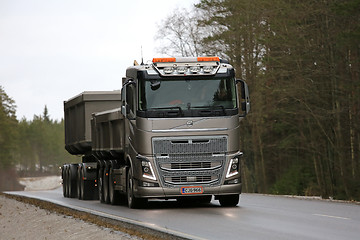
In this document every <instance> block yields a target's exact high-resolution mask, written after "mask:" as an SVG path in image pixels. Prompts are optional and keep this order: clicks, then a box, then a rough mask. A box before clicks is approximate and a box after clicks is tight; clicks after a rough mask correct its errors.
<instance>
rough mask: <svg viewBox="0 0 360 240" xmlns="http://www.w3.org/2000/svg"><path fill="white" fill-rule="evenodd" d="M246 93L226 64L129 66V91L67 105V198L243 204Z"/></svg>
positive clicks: (195, 61)
mask: <svg viewBox="0 0 360 240" xmlns="http://www.w3.org/2000/svg"><path fill="white" fill-rule="evenodd" d="M249 109H250V100H249V93H248V89H247V85H246V83H245V82H244V81H242V80H236V79H235V71H234V68H233V67H232V66H231V65H230V64H228V63H227V62H224V61H221V60H220V59H219V58H217V57H207V58H205V57H200V58H155V59H153V62H152V63H151V64H146V65H138V66H132V67H129V68H128V69H127V71H126V77H125V78H123V87H122V90H121V92H120V91H109V92H84V93H82V94H80V95H78V96H76V97H74V98H72V99H70V100H68V101H65V102H64V111H65V148H66V149H67V151H68V152H69V153H70V154H74V155H75V154H76V155H81V156H82V162H81V163H77V164H66V165H64V166H63V168H62V169H63V183H64V196H65V197H76V196H77V197H79V198H80V199H94V198H98V199H100V201H101V202H106V203H111V204H116V203H119V202H127V203H128V206H129V207H130V208H137V207H141V206H144V205H146V202H147V200H148V199H149V198H165V199H170V198H175V199H178V200H179V201H181V200H184V199H191V200H197V201H201V202H209V201H210V200H211V198H212V196H215V198H216V199H218V200H219V201H220V203H221V205H223V206H235V205H237V204H238V201H239V194H240V193H241V186H242V185H241V169H240V161H241V157H242V152H241V151H240V146H239V145H240V144H239V139H240V121H241V119H243V117H245V115H246V114H247V113H248V112H249Z"/></svg>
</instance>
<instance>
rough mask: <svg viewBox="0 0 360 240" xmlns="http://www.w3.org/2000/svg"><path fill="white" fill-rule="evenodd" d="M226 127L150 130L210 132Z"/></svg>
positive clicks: (160, 130) (158, 131) (163, 131)
mask: <svg viewBox="0 0 360 240" xmlns="http://www.w3.org/2000/svg"><path fill="white" fill-rule="evenodd" d="M227 130H229V129H228V128H203V129H159V130H151V132H154V133H167V132H210V131H227Z"/></svg>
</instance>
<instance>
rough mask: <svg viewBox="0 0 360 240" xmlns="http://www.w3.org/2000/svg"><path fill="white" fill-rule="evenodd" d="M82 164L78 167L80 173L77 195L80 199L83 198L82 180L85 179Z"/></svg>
mask: <svg viewBox="0 0 360 240" xmlns="http://www.w3.org/2000/svg"><path fill="white" fill-rule="evenodd" d="M82 167H83V166H82V165H81V166H79V168H78V175H77V184H76V185H77V196H78V198H79V199H80V200H83V189H81V187H82V185H81V180H83V176H82Z"/></svg>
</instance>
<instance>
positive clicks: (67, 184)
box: [65, 165, 70, 198]
mask: <svg viewBox="0 0 360 240" xmlns="http://www.w3.org/2000/svg"><path fill="white" fill-rule="evenodd" d="M69 171H70V170H69V165H67V166H66V171H65V177H66V181H65V187H66V189H65V191H66V197H67V198H68V197H70V187H69V186H70V183H69V182H70V176H69Z"/></svg>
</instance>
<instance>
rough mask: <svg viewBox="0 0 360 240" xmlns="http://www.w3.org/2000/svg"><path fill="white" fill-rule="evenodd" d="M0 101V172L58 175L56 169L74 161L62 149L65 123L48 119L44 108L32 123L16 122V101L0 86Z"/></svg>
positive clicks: (30, 121)
mask: <svg viewBox="0 0 360 240" xmlns="http://www.w3.org/2000/svg"><path fill="white" fill-rule="evenodd" d="M0 100H1V101H0V170H8V169H14V168H16V170H17V172H18V174H19V175H22V176H28V175H41V174H59V173H60V171H59V166H61V165H62V164H63V163H65V162H70V161H72V160H74V159H72V158H74V157H73V156H71V155H70V154H68V153H67V152H66V151H65V148H64V142H65V140H64V121H63V120H61V121H56V120H52V119H50V116H49V115H48V109H47V107H46V106H45V107H44V111H43V113H42V114H41V115H34V117H33V119H32V120H27V119H25V118H23V119H22V120H20V121H18V120H17V118H16V105H15V101H14V100H13V99H12V98H11V97H10V96H8V95H7V94H6V92H5V90H4V88H3V87H2V86H0ZM74 162H75V161H74ZM0 172H1V171H0Z"/></svg>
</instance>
